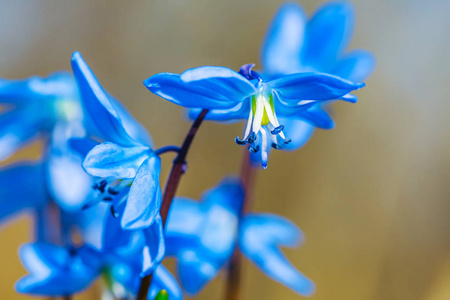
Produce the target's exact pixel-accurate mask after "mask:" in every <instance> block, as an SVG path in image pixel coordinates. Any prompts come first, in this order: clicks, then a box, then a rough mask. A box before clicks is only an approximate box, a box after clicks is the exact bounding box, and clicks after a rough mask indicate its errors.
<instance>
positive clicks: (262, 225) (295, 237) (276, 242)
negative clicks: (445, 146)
mask: <svg viewBox="0 0 450 300" xmlns="http://www.w3.org/2000/svg"><path fill="white" fill-rule="evenodd" d="M300 235H301V233H300V230H299V229H298V228H297V227H296V226H295V225H294V224H292V223H291V222H290V221H288V220H287V219H285V218H282V217H279V216H276V215H271V214H258V215H256V214H249V215H247V216H246V217H245V218H244V220H243V222H242V225H241V230H240V237H239V247H240V249H241V251H242V253H243V254H244V255H245V256H246V257H247V258H248V259H249V260H251V261H252V262H253V263H254V264H255V265H256V266H257V267H258V268H260V269H261V270H262V271H263V272H264V273H265V274H266V275H267V276H269V277H271V278H272V279H274V280H276V281H279V282H281V283H282V284H284V285H286V286H287V287H289V288H291V289H293V290H294V291H296V292H297V293H299V294H300V295H303V296H309V295H311V294H312V293H313V292H314V283H313V282H312V281H311V280H309V279H308V278H306V277H305V276H304V275H303V274H301V273H300V272H299V271H297V270H296V269H295V268H294V267H293V266H292V265H291V264H290V262H289V261H288V260H287V259H286V257H285V256H284V255H283V253H282V252H281V250H280V249H279V247H280V246H288V247H292V246H295V245H297V244H298V242H299V240H300Z"/></svg>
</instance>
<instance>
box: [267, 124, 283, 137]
mask: <svg viewBox="0 0 450 300" xmlns="http://www.w3.org/2000/svg"><path fill="white" fill-rule="evenodd" d="M283 130H284V126H283V125H280V126H278V127H276V128H274V130H272V131H271V132H270V133H271V134H272V135H277V134H279V133H280V132H282V131H283Z"/></svg>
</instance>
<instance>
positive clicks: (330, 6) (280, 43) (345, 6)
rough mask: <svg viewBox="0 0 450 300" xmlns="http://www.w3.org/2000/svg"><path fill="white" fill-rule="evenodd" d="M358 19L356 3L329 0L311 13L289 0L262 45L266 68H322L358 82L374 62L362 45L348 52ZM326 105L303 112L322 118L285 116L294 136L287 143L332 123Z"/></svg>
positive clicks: (297, 143)
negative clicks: (354, 6)
mask: <svg viewBox="0 0 450 300" xmlns="http://www.w3.org/2000/svg"><path fill="white" fill-rule="evenodd" d="M354 23H355V16H354V9H353V6H352V5H351V4H350V3H347V2H329V3H326V4H324V5H323V6H322V7H321V8H319V9H318V10H317V11H316V12H315V13H314V15H313V16H311V17H310V18H309V19H308V18H307V17H306V14H305V12H304V10H303V8H302V7H301V6H300V5H299V4H297V3H295V2H287V3H285V4H284V5H282V6H281V7H280V9H279V10H278V12H277V14H276V15H275V17H274V19H273V21H272V23H271V24H270V26H269V28H268V30H267V33H266V37H265V39H264V42H263V44H262V47H261V61H262V65H263V70H264V71H263V72H264V74H266V75H267V76H277V75H279V74H294V73H298V72H323V73H328V74H333V75H336V76H339V77H341V78H344V79H347V80H350V81H354V82H359V81H362V80H364V79H366V78H367V77H368V76H369V75H370V73H371V72H372V71H373V69H374V67H375V58H374V56H373V55H372V54H371V53H369V52H368V51H365V50H361V49H358V50H352V51H350V52H345V49H346V48H347V47H348V44H349V42H350V40H351V37H352V34H353V28H354ZM326 111H327V108H326V106H324V105H323V103H317V104H316V105H313V106H311V107H310V108H308V110H307V111H306V112H304V113H305V114H313V115H315V116H320V118H321V119H322V122H320V123H318V122H311V120H310V118H308V117H304V116H301V115H299V116H298V118H289V119H285V118H281V119H280V122H282V123H283V124H285V128H286V134H287V135H289V137H290V138H291V139H292V142H291V143H290V144H289V145H287V146H286V147H285V148H284V149H285V150H295V149H298V148H300V147H302V146H303V145H304V144H305V143H306V142H307V141H308V140H309V138H310V137H311V135H312V133H313V132H314V128H315V127H319V128H322V129H332V128H334V126H335V124H334V121H333V120H332V119H331V118H330V117H329V116H328V114H327V112H326Z"/></svg>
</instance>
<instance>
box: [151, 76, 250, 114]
mask: <svg viewBox="0 0 450 300" xmlns="http://www.w3.org/2000/svg"><path fill="white" fill-rule="evenodd" d="M144 85H145V86H146V87H147V88H148V89H149V90H150V91H151V92H152V93H154V94H155V95H158V96H160V97H162V98H164V99H166V100H167V101H170V102H172V103H175V104H177V105H181V106H184V107H187V108H203V109H227V108H231V107H233V106H235V105H236V104H238V103H239V102H240V101H242V100H244V99H243V98H241V99H239V98H235V97H234V96H233V94H232V93H228V94H227V95H222V94H220V93H219V92H218V91H215V90H211V89H208V88H206V87H203V86H200V85H197V84H193V83H188V82H184V81H183V80H181V77H180V75H178V74H172V73H160V74H156V75H153V76H152V77H150V78H148V79H147V80H145V81H144Z"/></svg>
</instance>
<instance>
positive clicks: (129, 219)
mask: <svg viewBox="0 0 450 300" xmlns="http://www.w3.org/2000/svg"><path fill="white" fill-rule="evenodd" d="M160 173H161V160H160V158H159V157H157V156H151V157H150V158H148V159H147V160H145V161H144V162H143V163H142V165H141V166H140V168H139V170H138V171H137V173H136V178H135V179H134V181H133V184H132V185H131V188H130V193H129V194H128V200H127V204H126V207H125V210H124V212H123V216H122V220H121V224H122V227H123V228H126V229H139V228H146V227H148V226H150V225H151V224H152V223H153V222H154V221H155V218H156V216H157V215H158V213H159V210H160V208H161V188H160V186H159V175H160Z"/></svg>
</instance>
